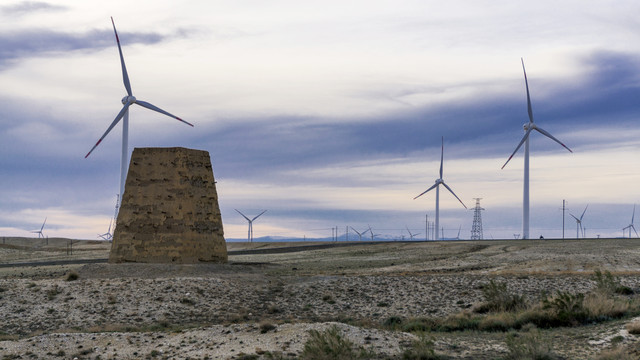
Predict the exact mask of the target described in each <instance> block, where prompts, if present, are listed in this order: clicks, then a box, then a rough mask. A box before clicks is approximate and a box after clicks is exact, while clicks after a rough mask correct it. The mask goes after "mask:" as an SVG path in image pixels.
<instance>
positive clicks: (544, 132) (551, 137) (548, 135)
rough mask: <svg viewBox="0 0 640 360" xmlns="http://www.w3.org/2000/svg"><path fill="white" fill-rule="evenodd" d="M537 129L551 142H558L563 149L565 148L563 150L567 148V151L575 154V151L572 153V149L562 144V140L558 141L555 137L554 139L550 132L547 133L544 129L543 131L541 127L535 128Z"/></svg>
mask: <svg viewBox="0 0 640 360" xmlns="http://www.w3.org/2000/svg"><path fill="white" fill-rule="evenodd" d="M535 129H536V130H537V131H538V132H539V133H541V134H542V135H544V136H546V137H548V138H549V139H551V140H553V141H555V142H557V143H558V144H560V145H562V147H563V148H565V149H567V150H569V152H570V153H572V152H573V151H571V149H569V148H568V147H567V145H565V144H563V143H562V142H560V140H558V139H556V138H555V137H553V135H551V134H549V132H548V131H545V130H544V129H542V128H540V127H537V126H536V127H535Z"/></svg>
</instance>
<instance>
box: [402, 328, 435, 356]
mask: <svg viewBox="0 0 640 360" xmlns="http://www.w3.org/2000/svg"><path fill="white" fill-rule="evenodd" d="M433 345H434V344H433V340H431V339H430V338H428V337H427V336H426V335H425V334H420V335H419V336H418V339H416V340H413V341H412V342H411V345H410V346H408V347H407V348H405V349H404V352H403V353H402V359H404V360H437V359H441V358H442V357H441V356H439V355H437V354H436V351H435V349H434V348H433Z"/></svg>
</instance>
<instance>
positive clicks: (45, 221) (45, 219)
mask: <svg viewBox="0 0 640 360" xmlns="http://www.w3.org/2000/svg"><path fill="white" fill-rule="evenodd" d="M46 223H47V218H44V222H43V223H42V227H41V228H40V231H42V230H43V229H44V224H46Z"/></svg>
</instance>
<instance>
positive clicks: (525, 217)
mask: <svg viewBox="0 0 640 360" xmlns="http://www.w3.org/2000/svg"><path fill="white" fill-rule="evenodd" d="M520 61H521V62H522V71H523V72H524V83H525V86H526V88H527V110H528V112H529V122H528V123H526V124H524V130H525V134H524V137H523V138H522V140H521V141H520V143H519V144H518V146H517V147H516V149H515V150H514V151H513V153H512V154H511V156H509V159H507V162H505V163H504V165H502V168H503V169H504V167H505V166H507V163H508V162H509V160H511V158H512V157H513V155H515V154H516V152H518V150H519V149H520V147H521V146H522V144H524V189H523V196H522V238H523V239H528V238H529V134H531V131H533V130H535V131H537V132H539V133H541V134H542V135H544V136H546V137H548V138H549V139H551V140H553V141H555V142H557V143H558V144H560V145H562V147H564V148H565V149H567V150H569V152H573V151H571V149H569V148H568V147H567V146H566V145H565V144H563V143H561V142H560V140H558V139H556V138H555V137H553V135H551V134H550V133H548V132H547V131H545V130H543V129H542V128H540V127H538V126H537V125H536V124H535V123H534V122H533V110H532V109H531V97H530V96H529V82H528V81H527V71H526V70H525V68H524V60H523V59H522V58H520Z"/></svg>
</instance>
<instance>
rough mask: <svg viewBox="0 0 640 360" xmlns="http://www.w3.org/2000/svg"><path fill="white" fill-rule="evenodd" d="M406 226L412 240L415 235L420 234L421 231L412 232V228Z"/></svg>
mask: <svg viewBox="0 0 640 360" xmlns="http://www.w3.org/2000/svg"><path fill="white" fill-rule="evenodd" d="M405 227H406V228H407V232H408V233H409V237H410V238H411V241H413V237H414V236H418V235H420V233H416V234H414V233H412V232H411V230H409V227H408V226H405Z"/></svg>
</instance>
